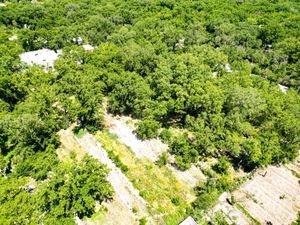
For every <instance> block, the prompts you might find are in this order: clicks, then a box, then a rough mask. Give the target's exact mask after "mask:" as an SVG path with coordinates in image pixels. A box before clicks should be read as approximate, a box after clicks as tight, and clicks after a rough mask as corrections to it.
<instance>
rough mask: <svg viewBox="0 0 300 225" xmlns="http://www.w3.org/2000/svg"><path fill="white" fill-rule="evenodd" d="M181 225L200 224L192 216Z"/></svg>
mask: <svg viewBox="0 0 300 225" xmlns="http://www.w3.org/2000/svg"><path fill="white" fill-rule="evenodd" d="M179 225H198V224H197V223H196V221H195V220H194V219H193V218H192V217H191V216H189V217H187V218H186V219H185V220H184V221H182V222H181V223H180V224H179Z"/></svg>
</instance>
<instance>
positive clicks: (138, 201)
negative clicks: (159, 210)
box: [76, 134, 154, 224]
mask: <svg viewBox="0 0 300 225" xmlns="http://www.w3.org/2000/svg"><path fill="white" fill-rule="evenodd" d="M76 140H77V141H78V143H79V145H80V146H81V147H82V149H83V150H85V151H86V152H87V153H88V154H90V155H92V156H93V157H94V158H96V159H99V161H100V162H102V163H103V164H105V165H107V167H108V168H109V169H110V170H111V171H110V173H109V174H108V181H109V182H110V183H111V184H112V186H113V188H114V190H115V198H117V199H119V200H120V202H121V203H122V205H123V206H125V207H127V209H129V210H130V212H131V215H132V216H133V217H136V219H140V218H142V217H146V218H147V221H148V224H154V221H153V220H152V219H151V216H150V215H149V213H148V210H147V203H146V202H145V200H144V199H143V198H142V197H141V196H140V195H139V192H138V190H136V189H135V188H134V187H133V185H132V183H131V182H130V181H129V180H128V179H127V177H126V176H125V175H124V174H123V173H122V172H121V170H120V169H119V168H118V167H117V166H116V165H115V164H114V163H113V162H112V161H111V160H110V159H109V158H108V155H107V152H106V151H105V150H104V149H103V148H102V147H101V145H100V143H99V142H98V141H97V140H96V139H95V137H93V136H92V135H91V134H85V135H84V136H83V137H82V138H76ZM133 209H134V210H135V211H137V212H136V213H134V212H133ZM116 216H117V217H118V216H119V215H116ZM119 219H121V220H122V221H123V218H122V217H121V218H119ZM123 223H124V221H123V222H122V223H121V224H123ZM106 224H112V223H110V222H109V221H108V222H107V223H106Z"/></svg>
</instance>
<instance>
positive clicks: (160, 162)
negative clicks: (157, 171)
mask: <svg viewBox="0 0 300 225" xmlns="http://www.w3.org/2000/svg"><path fill="white" fill-rule="evenodd" d="M167 163H168V153H167V152H163V153H162V154H161V155H160V156H159V157H158V160H157V161H156V165H158V166H159V167H161V166H165V165H166V164H167Z"/></svg>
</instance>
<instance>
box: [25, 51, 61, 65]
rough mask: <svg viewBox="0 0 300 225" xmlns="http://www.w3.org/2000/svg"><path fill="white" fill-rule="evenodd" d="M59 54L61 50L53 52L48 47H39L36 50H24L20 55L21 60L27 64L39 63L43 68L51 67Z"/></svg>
mask: <svg viewBox="0 0 300 225" xmlns="http://www.w3.org/2000/svg"><path fill="white" fill-rule="evenodd" d="M60 54H61V51H59V50H58V51H57V52H55V51H54V50H50V49H45V48H43V49H40V50H37V51H31V52H25V53H22V54H21V55H20V59H21V61H22V62H25V63H27V64H28V65H30V66H32V65H41V66H43V67H45V69H46V70H47V69H49V68H53V66H54V61H55V60H56V59H58V56H59V55H60Z"/></svg>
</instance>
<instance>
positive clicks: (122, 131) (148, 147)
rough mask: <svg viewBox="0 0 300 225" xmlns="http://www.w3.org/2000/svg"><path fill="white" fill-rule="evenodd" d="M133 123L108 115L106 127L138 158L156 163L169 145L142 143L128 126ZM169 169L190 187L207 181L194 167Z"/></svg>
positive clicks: (149, 141) (170, 167)
mask: <svg viewBox="0 0 300 225" xmlns="http://www.w3.org/2000/svg"><path fill="white" fill-rule="evenodd" d="M129 121H131V118H130V117H125V116H122V117H113V116H111V115H109V114H106V126H107V128H108V129H109V132H110V133H112V134H115V135H116V136H117V137H118V140H119V141H120V142H122V143H124V144H125V145H127V146H128V147H129V148H130V149H131V150H132V151H133V152H134V153H135V155H136V157H137V158H140V159H142V158H147V159H149V160H151V161H152V162H155V161H156V160H157V159H158V157H159V155H160V154H161V153H163V152H165V151H167V149H168V145H166V144H164V143H162V142H161V141H160V140H159V139H151V140H145V141H142V140H140V139H138V138H137V136H136V135H135V134H134V131H133V130H134V126H133V125H132V124H128V122H129ZM168 168H169V169H170V170H171V171H172V172H173V173H174V174H175V175H176V177H177V179H179V180H180V181H182V182H183V183H185V184H186V185H188V186H191V187H194V186H196V184H197V183H198V182H199V181H201V180H203V179H205V176H204V175H203V173H202V171H201V170H200V169H199V168H198V167H196V166H192V167H191V168H190V169H188V170H186V171H180V170H178V169H177V168H175V167H174V166H172V165H171V164H168Z"/></svg>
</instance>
